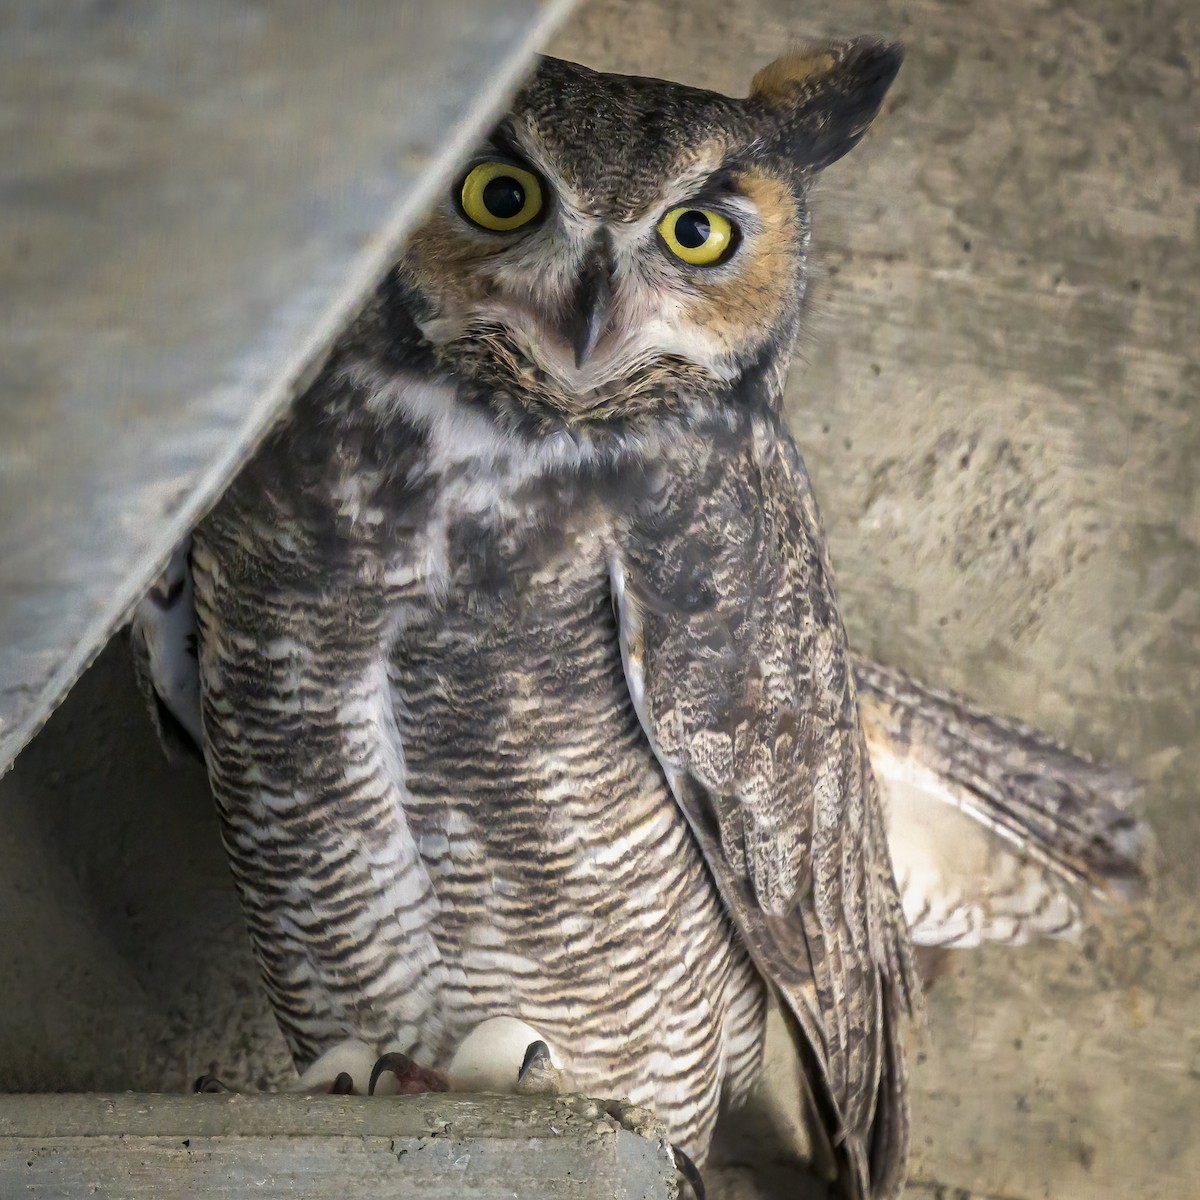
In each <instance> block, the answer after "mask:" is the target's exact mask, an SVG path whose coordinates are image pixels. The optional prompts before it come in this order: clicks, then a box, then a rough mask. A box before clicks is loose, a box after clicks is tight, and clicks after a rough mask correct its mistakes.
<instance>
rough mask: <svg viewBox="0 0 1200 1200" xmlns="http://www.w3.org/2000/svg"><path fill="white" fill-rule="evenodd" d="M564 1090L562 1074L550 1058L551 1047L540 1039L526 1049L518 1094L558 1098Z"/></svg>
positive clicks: (518, 1077)
mask: <svg viewBox="0 0 1200 1200" xmlns="http://www.w3.org/2000/svg"><path fill="white" fill-rule="evenodd" d="M562 1090H563V1080H562V1072H561V1071H560V1070H559V1069H558V1068H557V1067H556V1066H555V1065H554V1060H553V1059H552V1058H551V1057H550V1047H549V1046H548V1045H546V1043H545V1042H543V1041H541V1040H540V1039H539V1040H538V1041H536V1042H530V1043H529V1045H528V1046H527V1047H526V1048H525V1058H524V1060H523V1061H522V1063H521V1069H520V1071H518V1072H517V1094H518V1095H521V1096H557V1095H559V1094H560V1093H561V1092H562Z"/></svg>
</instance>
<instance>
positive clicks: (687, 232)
mask: <svg viewBox="0 0 1200 1200" xmlns="http://www.w3.org/2000/svg"><path fill="white" fill-rule="evenodd" d="M710 233H712V226H711V225H710V224H709V223H708V218H707V217H706V216H705V215H704V214H703V213H702V212H697V211H696V210H695V209H694V208H691V209H688V211H687V212H685V213H680V214H679V219H678V220H677V221H676V222H675V240H676V241H678V242H679V244H680V245H681V246H683V247H684V249H686V250H699V249H700V247H701V246H703V245H704V243H705V242H707V241H708V235H709V234H710Z"/></svg>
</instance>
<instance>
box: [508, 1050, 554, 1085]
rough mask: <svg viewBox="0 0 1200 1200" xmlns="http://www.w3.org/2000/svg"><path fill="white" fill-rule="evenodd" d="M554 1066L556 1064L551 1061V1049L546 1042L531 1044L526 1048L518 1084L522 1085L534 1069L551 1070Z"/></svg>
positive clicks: (518, 1075) (518, 1074)
mask: <svg viewBox="0 0 1200 1200" xmlns="http://www.w3.org/2000/svg"><path fill="white" fill-rule="evenodd" d="M553 1066H554V1064H553V1063H552V1062H551V1061H550V1047H549V1046H547V1045H546V1043H545V1042H540V1041H539V1042H530V1043H529V1045H528V1046H527V1047H526V1048H525V1057H524V1059H523V1060H522V1061H521V1069H520V1070H519V1071H518V1072H517V1082H518V1083H520V1082H521V1081H522V1080H523V1079H524V1078H525V1076H526V1075H528V1074H529V1072H530V1070H531V1069H532V1068H534V1067H542V1068H545V1069H546V1070H550V1069H552V1068H553Z"/></svg>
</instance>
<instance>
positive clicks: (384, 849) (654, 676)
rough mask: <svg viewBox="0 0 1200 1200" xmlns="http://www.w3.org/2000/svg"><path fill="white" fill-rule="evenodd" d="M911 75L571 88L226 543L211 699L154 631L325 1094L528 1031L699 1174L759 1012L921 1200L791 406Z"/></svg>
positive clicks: (552, 79) (755, 1060) (556, 66)
mask: <svg viewBox="0 0 1200 1200" xmlns="http://www.w3.org/2000/svg"><path fill="white" fill-rule="evenodd" d="M900 59H901V55H900V51H899V50H898V49H897V48H896V47H895V46H892V45H888V44H884V43H881V42H877V41H873V40H869V39H860V40H857V41H853V42H849V43H844V44H837V45H823V46H820V47H817V48H814V49H811V50H807V51H798V52H795V53H792V54H790V55H788V56H785V57H784V58H781V59H780V60H778V61H777V62H775V63H773V64H772V65H771V66H769V67H768V68H766V69H765V70H764V71H762V72H760V73H759V75H758V76H756V77H755V79H754V81H753V84H752V87H751V92H750V96H749V97H748V98H747V99H731V98H728V97H725V96H722V95H718V94H715V93H712V92H707V91H700V90H696V89H693V88H688V87H683V86H679V85H676V84H673V83H667V82H663V81H660V80H655V79H644V78H627V77H621V76H615V75H607V74H600V73H596V72H594V71H591V70H587V69H585V68H583V67H581V66H577V65H574V64H571V63H566V62H560V61H555V60H551V59H543V60H541V62H540V64H539V65H538V67H537V69H536V71H535V73H534V74H533V76H532V77H531V79H530V80H529V81H528V83H527V84H526V86H525V87H524V88H523V90H522V91H521V92H520V94H519V95H518V96H517V98H516V100H515V101H514V102H513V105H512V107H511V109H510V111H509V112H508V114H507V115H506V116H505V117H504V119H503V120H502V121H500V123H499V124H498V125H497V127H496V128H495V130H494V131H493V132H492V134H491V136H490V137H489V138H488V140H487V141H486V142H485V143H484V144H483V145H481V146H480V147H479V148H478V150H477V151H476V153H475V154H474V155H473V156H472V158H471V159H470V161H469V162H468V164H467V165H466V167H465V169H464V170H463V172H462V173H461V174H460V175H459V177H458V178H457V179H456V181H455V182H454V185H453V187H452V188H451V189H450V190H449V191H448V193H447V194H446V195H445V196H444V197H443V198H442V200H441V202H440V203H438V204H437V205H436V206H435V207H434V209H433V211H432V212H431V213H430V214H429V216H428V217H427V219H426V220H425V221H424V223H423V224H422V225H421V226H420V227H419V228H418V229H417V231H416V232H415V233H414V234H413V235H412V237H411V238H410V240H409V242H408V244H407V247H406V249H405V251H404V254H403V257H402V258H401V260H400V262H399V263H398V264H397V265H396V267H395V269H394V270H392V271H391V272H390V273H389V274H388V276H387V278H386V279H385V281H384V282H383V284H382V285H381V286H380V288H379V289H378V291H377V293H376V294H375V296H374V298H373V299H372V301H371V303H370V304H369V305H368V307H367V308H366V310H365V311H364V312H363V314H362V315H361V317H360V318H359V319H358V321H357V322H356V324H355V325H354V326H353V328H352V329H351V330H350V331H349V332H348V333H347V334H346V335H345V336H344V337H343V338H342V339H341V341H340V342H339V344H338V345H337V347H336V348H335V350H334V352H333V354H332V356H331V358H330V359H329V361H328V363H327V364H326V365H325V367H324V369H323V370H322V372H321V374H320V376H319V378H318V379H317V380H316V381H315V382H314V383H313V385H312V386H311V387H310V388H309V389H308V390H307V391H306V392H305V393H304V395H303V396H301V397H300V399H299V400H298V401H297V403H296V404H295V405H294V407H293V409H292V410H291V412H290V413H289V414H288V416H287V417H286V419H285V420H284V421H283V422H282V423H281V424H280V425H279V426H278V428H277V429H275V431H274V432H273V433H272V434H271V436H270V437H269V438H268V440H267V441H266V443H265V444H264V445H263V447H262V448H261V450H260V451H259V452H258V453H257V455H256V456H255V458H254V459H253V461H252V462H251V463H250V465H249V466H248V467H247V468H246V469H245V470H244V471H243V472H242V473H241V475H240V476H239V478H238V479H237V480H236V481H235V483H234V484H233V486H232V487H231V488H230V490H229V491H228V492H227V493H226V495H225V496H224V497H223V498H222V500H221V501H220V503H219V504H218V505H217V507H216V508H215V509H214V510H213V512H212V513H211V514H210V515H209V516H208V517H207V518H206V519H205V521H204V522H203V523H202V524H201V525H200V527H199V528H198V529H197V530H196V532H195V536H194V541H193V544H192V547H191V555H190V570H191V576H190V578H187V577H186V576H185V577H184V578H182V579H181V580H180V584H181V586H182V587H184V588H187V589H190V588H192V587H193V586H194V598H195V612H196V619H197V628H196V633H197V639H198V644H197V650H198V665H199V673H198V677H197V676H195V675H194V673H193V674H189V672H188V671H187V670H186V669H184V670H183V671H179V670H177V669H175V668H174V667H172V666H171V664H170V661H169V660H170V658H171V656H170V655H169V654H168V653H167V652H165V651H164V650H163V648H162V641H163V638H164V637H171V636H174V637H176V638H177V639H178V638H184V637H185V636H186V629H184V628H183V627H182V626H176V627H171V626H170V624H169V622H168V623H166V624H164V623H163V620H162V617H161V613H160V612H159V609H160V605H158V604H154V603H152V604H150V605H148V606H146V607H145V608H144V612H143V614H142V615H141V617H140V633H139V637H140V640H141V644H142V646H143V649H144V650H145V651H146V652H147V654H148V656H149V660H150V667H151V672H152V674H153V675H154V676H155V679H156V687H157V688H158V692H159V695H160V697H162V698H163V699H164V700H165V701H166V702H167V704H168V706H169V707H170V708H171V709H172V710H174V711H175V713H176V716H177V717H178V718H179V719H180V721H181V722H182V723H183V724H184V726H185V727H187V728H189V729H190V731H191V732H192V733H193V735H194V736H197V737H198V738H199V739H200V740H201V741H202V743H203V749H204V754H205V758H206V761H207V765H208V770H209V775H210V778H211V781H212V785H213V790H214V793H215V796H216V800H217V804H218V807H219V811H220V815H221V819H222V824H223V836H224V839H225V844H226V847H227V849H228V852H229V855H230V859H231V862H232V867H233V872H234V875H235V878H236V881H237V884H238V886H239V889H240V892H241V896H242V901H243V904H244V906H245V911H246V917H247V921H248V924H249V929H250V933H251V936H252V940H253V943H254V947H255V950H256V953H257V955H258V958H259V962H260V964H261V966H262V970H263V974H264V978H265V981H266V985H267V989H268V992H269V994H270V998H271V1000H272V1002H273V1004H274V1006H275V1010H276V1013H277V1015H278V1018H279V1022H280V1024H281V1026H282V1028H283V1031H284V1033H285V1035H286V1037H287V1039H288V1041H289V1043H290V1046H291V1049H292V1051H293V1054H294V1056H295V1059H296V1061H297V1064H298V1065H299V1066H300V1067H302V1068H303V1067H305V1066H307V1065H308V1064H310V1063H312V1062H313V1061H314V1060H315V1059H317V1058H318V1056H320V1055H322V1054H324V1053H325V1052H327V1051H329V1050H330V1049H331V1047H334V1046H336V1045H338V1044H339V1043H342V1042H344V1041H346V1040H347V1039H357V1040H358V1041H360V1042H363V1043H366V1044H367V1045H368V1046H371V1047H375V1048H376V1049H382V1048H384V1047H399V1048H402V1049H404V1050H405V1051H406V1052H407V1053H408V1054H410V1055H411V1056H412V1058H413V1059H414V1060H416V1061H417V1062H418V1063H420V1064H422V1065H423V1066H425V1067H427V1068H434V1069H445V1068H447V1067H448V1065H449V1063H450V1061H451V1059H452V1056H453V1054H454V1052H455V1050H456V1048H457V1047H459V1046H461V1045H462V1044H463V1043H464V1041H466V1040H468V1038H469V1035H471V1033H472V1031H473V1030H475V1029H476V1028H478V1027H480V1026H481V1024H483V1023H486V1022H487V1021H488V1020H490V1019H492V1018H496V1017H505V1018H516V1019H517V1020H518V1021H519V1022H523V1023H524V1024H522V1025H521V1026H520V1027H521V1028H522V1029H525V1028H528V1029H531V1030H533V1031H536V1033H537V1035H538V1037H539V1038H540V1039H543V1040H544V1041H545V1042H546V1043H547V1044H548V1046H549V1048H550V1051H551V1055H552V1059H553V1062H554V1065H555V1067H556V1068H557V1069H558V1070H559V1071H560V1072H561V1075H562V1077H563V1079H564V1080H565V1081H566V1083H567V1085H569V1086H570V1087H572V1088H575V1089H578V1090H581V1091H585V1092H589V1093H592V1094H598V1095H612V1096H621V1097H625V1098H628V1099H630V1100H632V1101H633V1102H635V1103H638V1104H642V1105H645V1106H647V1107H649V1108H651V1109H652V1110H653V1111H654V1112H655V1114H656V1115H657V1117H658V1118H659V1119H660V1120H661V1121H662V1122H664V1124H665V1125H666V1127H667V1129H668V1131H669V1135H670V1137H671V1138H672V1140H673V1141H674V1142H675V1143H677V1144H678V1145H679V1146H680V1147H681V1148H682V1149H683V1150H685V1151H686V1152H688V1153H690V1154H691V1155H692V1156H693V1157H694V1158H695V1159H697V1160H698V1161H700V1162H701V1163H702V1162H703V1160H704V1158H705V1155H706V1153H707V1150H708V1147H709V1144H710V1140H711V1137H712V1133H713V1129H714V1125H715V1122H716V1120H717V1115H718V1109H719V1108H720V1106H721V1105H722V1103H729V1104H732V1105H737V1104H738V1102H739V1100H740V1099H741V1098H742V1097H744V1096H745V1094H746V1093H747V1090H748V1089H749V1088H750V1087H751V1086H752V1084H753V1083H754V1082H755V1080H756V1078H757V1077H758V1075H759V1073H760V1069H761V1067H762V1055H763V1039H764V1024H765V1013H766V1010H767V1004H768V996H769V995H773V996H775V997H776V998H778V1000H779V1001H780V1005H781V1008H782V1009H783V1011H784V1013H785V1014H786V1017H787V1020H788V1021H789V1022H790V1028H791V1029H792V1031H793V1034H794V1037H795V1040H796V1044H797V1046H798V1048H799V1050H800V1053H801V1058H802V1061H803V1062H804V1064H805V1067H806V1072H807V1075H808V1078H809V1080H810V1086H811V1096H810V1104H811V1114H810V1115H811V1118H812V1123H813V1126H814V1130H815V1132H816V1133H818V1134H820V1135H823V1138H824V1139H825V1141H826V1143H827V1144H828V1146H829V1147H831V1148H832V1150H833V1154H834V1158H835V1160H836V1162H837V1164H838V1169H839V1174H840V1179H841V1188H842V1191H843V1193H844V1194H845V1195H847V1196H854V1197H860V1196H861V1197H886V1196H894V1195H896V1194H897V1193H898V1192H899V1190H900V1189H901V1187H902V1185H903V1178H904V1169H905V1168H904V1164H905V1154H906V1142H907V1113H906V1102H905V1091H906V1082H905V1079H906V1076H905V1067H904V1054H903V1048H902V1042H901V1030H900V1025H901V1021H902V1018H903V1016H904V1014H905V1013H906V1012H908V1011H909V1010H910V1009H911V1008H912V1007H913V1005H914V1003H915V998H916V996H917V992H918V985H917V982H916V979H915V976H914V971H913V967H912V958H911V954H910V947H909V938H908V933H907V930H906V927H905V918H904V913H903V911H902V907H901V901H900V897H899V895H898V893H897V888H896V884H895V881H894V877H893V871H892V866H891V863H890V861H889V854H888V845H887V836H886V832H885V825H884V814H883V812H882V810H881V805H880V802H879V798H878V795H877V791H876V786H875V782H874V779H873V776H872V772H871V767H870V764H869V761H868V755H867V750H866V747H865V744H864V736H863V729H862V724H861V721H860V713H859V707H858V701H857V698H856V689H855V684H854V680H853V674H852V668H851V662H850V659H849V658H848V654H847V648H846V640H845V636H844V633H843V629H842V623H841V620H840V617H839V614H838V608H837V604H836V600H835V596H834V590H833V581H832V576H831V571H830V566H829V561H828V556H827V553H826V546H825V540H824V537H823V535H822V531H821V527H820V522H819V519H818V516H817V510H816V506H815V503H814V500H813V496H812V491H811V488H810V485H809V481H808V477H807V475H806V473H805V469H804V466H803V463H802V462H801V460H800V456H799V454H798V453H797V450H796V447H795V444H794V443H793V440H792V438H791V436H790V434H789V433H788V431H787V429H786V427H785V426H784V423H783V420H782V414H781V396H782V390H783V383H784V377H785V374H786V371H787V368H788V364H789V360H790V358H791V353H792V344H793V340H794V338H795V336H796V332H797V325H798V321H799V317H800V311H801V304H802V300H803V297H804V293H805V279H806V262H807V249H808V239H809V217H808V207H807V202H806V196H807V193H808V189H809V185H810V183H811V181H812V180H813V178H814V176H815V175H816V174H817V173H818V172H819V171H821V170H822V169H823V168H825V167H826V166H828V165H829V164H831V163H833V162H834V161H836V160H837V159H838V158H840V157H841V156H842V155H843V154H845V153H846V152H847V151H848V150H850V149H851V147H853V146H854V144H855V143H856V142H857V141H858V140H859V139H860V138H861V137H862V135H863V133H864V132H865V130H866V129H867V127H868V125H869V124H870V122H871V121H872V119H873V118H874V117H875V115H876V114H877V112H878V110H879V108H880V106H881V103H882V101H883V98H884V94H885V92H886V91H887V89H888V87H889V85H890V84H891V82H892V79H893V78H894V76H895V74H896V72H897V70H898V68H899V65H900ZM180 594H181V595H183V596H184V598H185V599H187V600H190V592H183V593H180ZM172 598H173V597H172ZM162 599H163V598H161V597H160V600H162ZM168 607H169V606H168ZM172 619H174V618H172ZM197 702H198V703H199V709H197Z"/></svg>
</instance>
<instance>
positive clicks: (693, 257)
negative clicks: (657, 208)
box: [658, 208, 734, 267]
mask: <svg viewBox="0 0 1200 1200" xmlns="http://www.w3.org/2000/svg"><path fill="white" fill-rule="evenodd" d="M658 232H659V233H660V234H661V235H662V240H663V241H664V242H666V243H667V249H669V250H670V251H671V253H672V254H674V255H675V257H676V258H682V259H683V261H684V262H685V263H691V265H692V266H693V267H711V266H712V265H713V264H714V263H718V262H720V261H721V260H722V259H723V258H727V257H728V256H729V255H730V253H732V251H733V249H734V228H733V225H732V223H731V222H729V221H727V220H726V219H725V218H724V217H723V216H721V214H720V213H715V212H712V211H711V210H710V209H707V208H673V209H671V211H670V212H669V213H667V215H666V216H665V217H663V219H662V221H661V222H659V226H658Z"/></svg>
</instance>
